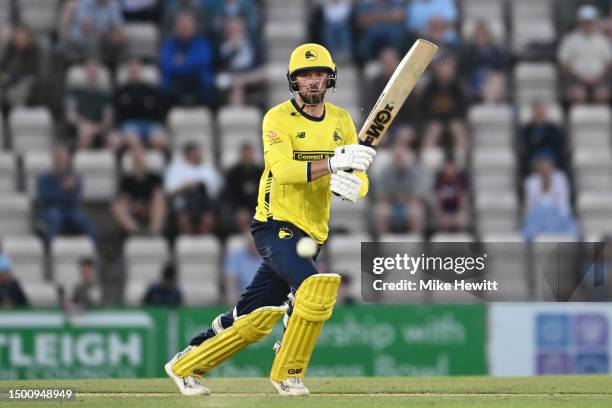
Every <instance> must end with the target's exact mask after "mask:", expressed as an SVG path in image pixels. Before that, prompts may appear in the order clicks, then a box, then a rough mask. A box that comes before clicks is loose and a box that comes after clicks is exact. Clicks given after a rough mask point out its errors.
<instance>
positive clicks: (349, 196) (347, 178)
mask: <svg viewBox="0 0 612 408" xmlns="http://www.w3.org/2000/svg"><path fill="white" fill-rule="evenodd" d="M330 188H331V192H332V193H334V194H336V195H337V196H340V198H342V199H343V200H346V201H350V202H351V203H354V202H355V201H357V198H358V197H359V189H360V188H361V179H360V178H359V177H357V176H356V175H354V174H352V173H347V172H346V171H342V170H339V171H337V172H336V173H333V174H332V175H331V182H330Z"/></svg>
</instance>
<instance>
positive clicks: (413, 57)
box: [358, 39, 438, 146]
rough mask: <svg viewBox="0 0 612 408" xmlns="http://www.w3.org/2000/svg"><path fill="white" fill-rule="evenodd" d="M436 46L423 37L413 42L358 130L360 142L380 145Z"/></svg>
mask: <svg viewBox="0 0 612 408" xmlns="http://www.w3.org/2000/svg"><path fill="white" fill-rule="evenodd" d="M437 50H438V46H437V45H435V44H433V43H431V42H429V41H426V40H423V39H419V40H417V41H416V42H415V43H414V45H413V46H412V48H410V51H408V53H407V54H406V55H405V56H404V58H403V59H402V61H401V62H400V63H399V65H398V66H397V68H396V69H395V72H394V73H393V75H392V76H391V79H389V82H387V85H386V86H385V89H384V90H383V91H382V93H381V94H380V96H379V97H378V100H377V101H376V104H374V107H373V108H372V111H371V112H370V114H369V115H368V118H367V119H366V121H365V123H364V124H363V127H362V128H361V130H360V131H359V135H358V137H359V142H360V143H361V144H364V145H366V146H376V145H378V143H379V141H380V139H381V138H382V136H383V135H384V134H385V133H386V131H387V129H388V128H389V126H390V125H391V123H392V122H393V120H394V119H395V116H396V115H397V113H398V112H399V110H400V109H401V107H402V105H403V104H404V102H405V101H406V98H408V95H410V93H411V92H412V90H413V89H414V87H415V85H416V83H417V81H418V80H419V78H420V77H421V76H422V75H423V72H425V69H427V66H428V65H429V63H430V62H431V60H432V59H433V57H434V55H435V53H436V51H437Z"/></svg>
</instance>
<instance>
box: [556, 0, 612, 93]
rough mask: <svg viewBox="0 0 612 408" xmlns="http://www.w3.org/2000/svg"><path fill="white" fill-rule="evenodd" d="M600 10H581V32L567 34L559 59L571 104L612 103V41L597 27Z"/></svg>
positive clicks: (583, 7) (579, 25) (575, 31)
mask: <svg viewBox="0 0 612 408" xmlns="http://www.w3.org/2000/svg"><path fill="white" fill-rule="evenodd" d="M597 16H598V13H597V9H596V8H594V7H593V6H590V5H584V6H581V7H580V8H579V9H578V17H577V18H578V28H577V29H576V30H574V31H572V32H570V33H569V34H566V35H565V36H564V37H563V39H562V41H561V45H560V47H559V52H558V57H559V61H560V63H561V70H562V72H563V76H564V79H565V83H566V84H567V86H566V98H567V100H568V101H569V102H570V103H572V104H573V103H587V102H594V103H606V102H608V101H609V100H610V83H609V81H610V69H611V68H612V48H611V47H610V41H609V39H608V38H607V37H606V36H605V35H604V34H603V33H601V31H600V30H599V29H598V28H597V26H596V24H595V23H596V20H597Z"/></svg>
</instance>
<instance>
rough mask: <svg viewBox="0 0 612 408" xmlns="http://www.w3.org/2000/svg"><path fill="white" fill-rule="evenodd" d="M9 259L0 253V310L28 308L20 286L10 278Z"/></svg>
mask: <svg viewBox="0 0 612 408" xmlns="http://www.w3.org/2000/svg"><path fill="white" fill-rule="evenodd" d="M12 269H13V265H12V262H11V259H10V258H9V257H8V256H7V255H5V254H3V253H2V252H0V309H5V308H13V307H25V306H28V299H27V298H26V295H25V294H24V293H23V290H22V289H21V285H20V284H19V282H17V280H16V279H15V278H14V277H13V276H12V273H11V271H12Z"/></svg>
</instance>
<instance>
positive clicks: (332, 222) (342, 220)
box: [329, 197, 368, 234]
mask: <svg viewBox="0 0 612 408" xmlns="http://www.w3.org/2000/svg"><path fill="white" fill-rule="evenodd" d="M366 207H367V203H366V200H365V199H363V200H357V201H356V202H354V203H351V202H348V201H342V200H341V199H340V198H339V197H332V203H331V216H330V219H329V228H330V230H332V231H336V232H350V233H351V234H355V233H359V234H365V233H367V231H368V222H367V219H368V217H367V212H366Z"/></svg>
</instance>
